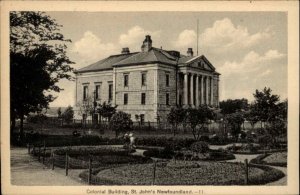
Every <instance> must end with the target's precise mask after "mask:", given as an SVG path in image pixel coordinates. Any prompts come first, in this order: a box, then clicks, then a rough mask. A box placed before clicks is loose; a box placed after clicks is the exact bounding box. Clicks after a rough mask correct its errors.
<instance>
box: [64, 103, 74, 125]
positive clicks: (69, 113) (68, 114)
mask: <svg viewBox="0 0 300 195" xmlns="http://www.w3.org/2000/svg"><path fill="white" fill-rule="evenodd" d="M62 117H63V119H64V120H65V121H66V122H67V123H68V124H69V123H70V122H72V120H73V118H74V110H73V108H72V106H68V107H67V108H66V110H65V111H64V113H63V114H62Z"/></svg>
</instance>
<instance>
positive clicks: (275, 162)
mask: <svg viewBox="0 0 300 195" xmlns="http://www.w3.org/2000/svg"><path fill="white" fill-rule="evenodd" d="M250 162H251V163H254V164H263V165H271V166H280V167H286V166H287V152H276V153H272V154H261V155H259V156H257V157H256V158H255V159H252V160H251V161H250Z"/></svg>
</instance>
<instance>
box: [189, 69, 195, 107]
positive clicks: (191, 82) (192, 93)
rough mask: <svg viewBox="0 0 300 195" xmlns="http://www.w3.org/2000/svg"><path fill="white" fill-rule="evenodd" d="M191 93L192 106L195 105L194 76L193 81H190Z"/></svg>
mask: <svg viewBox="0 0 300 195" xmlns="http://www.w3.org/2000/svg"><path fill="white" fill-rule="evenodd" d="M190 87H191V88H190V91H191V94H190V97H191V99H190V100H191V105H194V75H193V74H191V79H190Z"/></svg>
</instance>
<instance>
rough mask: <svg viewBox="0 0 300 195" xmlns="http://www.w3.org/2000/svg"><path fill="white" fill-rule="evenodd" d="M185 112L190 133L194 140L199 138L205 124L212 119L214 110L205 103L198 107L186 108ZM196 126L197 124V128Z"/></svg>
mask: <svg viewBox="0 0 300 195" xmlns="http://www.w3.org/2000/svg"><path fill="white" fill-rule="evenodd" d="M186 112H187V114H186V116H187V121H188V123H189V125H190V127H191V129H192V134H193V136H194V138H195V140H199V138H200V134H201V133H202V132H203V130H204V128H205V125H207V124H208V123H209V120H212V119H214V112H213V110H212V109H210V108H209V107H208V106H205V105H203V106H200V107H199V108H188V109H187V111H186ZM197 126H199V128H197Z"/></svg>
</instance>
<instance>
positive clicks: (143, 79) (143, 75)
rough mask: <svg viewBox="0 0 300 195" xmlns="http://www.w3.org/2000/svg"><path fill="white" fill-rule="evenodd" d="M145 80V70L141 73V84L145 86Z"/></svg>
mask: <svg viewBox="0 0 300 195" xmlns="http://www.w3.org/2000/svg"><path fill="white" fill-rule="evenodd" d="M146 82H147V74H146V73H145V72H143V73H142V86H146Z"/></svg>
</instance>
